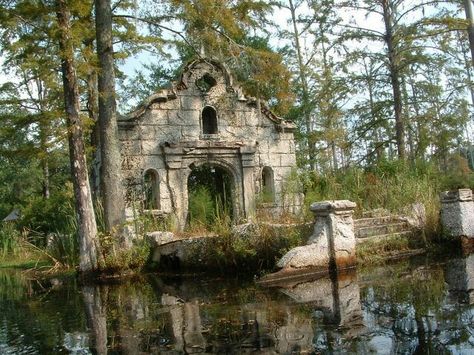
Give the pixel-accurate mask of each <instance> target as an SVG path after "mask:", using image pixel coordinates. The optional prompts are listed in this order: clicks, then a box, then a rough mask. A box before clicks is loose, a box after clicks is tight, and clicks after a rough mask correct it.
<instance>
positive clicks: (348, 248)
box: [308, 200, 356, 269]
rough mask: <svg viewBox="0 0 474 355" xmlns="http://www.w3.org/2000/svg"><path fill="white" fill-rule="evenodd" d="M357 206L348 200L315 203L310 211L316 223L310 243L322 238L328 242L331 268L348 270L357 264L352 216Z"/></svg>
mask: <svg viewBox="0 0 474 355" xmlns="http://www.w3.org/2000/svg"><path fill="white" fill-rule="evenodd" d="M355 207H356V204H355V203H354V202H351V201H348V200H340V201H323V202H315V203H313V204H312V205H311V207H310V209H311V211H312V212H313V213H314V215H315V218H316V223H315V225H314V232H313V235H312V236H311V237H310V238H309V240H308V243H313V242H315V241H316V240H317V239H318V238H322V235H323V234H324V233H325V234H326V236H327V240H328V247H329V260H330V264H332V265H330V266H334V267H336V268H337V269H346V268H349V267H353V266H355V264H356V254H355V252H356V239H355V235H354V221H353V219H352V214H353V213H354V209H355Z"/></svg>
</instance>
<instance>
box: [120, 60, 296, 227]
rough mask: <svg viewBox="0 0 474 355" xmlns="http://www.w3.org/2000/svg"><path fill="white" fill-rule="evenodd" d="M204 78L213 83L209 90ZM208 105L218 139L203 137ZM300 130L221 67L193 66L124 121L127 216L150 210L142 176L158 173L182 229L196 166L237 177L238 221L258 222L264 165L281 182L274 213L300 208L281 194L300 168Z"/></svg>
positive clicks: (165, 206)
mask: <svg viewBox="0 0 474 355" xmlns="http://www.w3.org/2000/svg"><path fill="white" fill-rule="evenodd" d="M209 78H211V79H212V80H211V79H209ZM203 80H204V81H205V80H208V82H209V83H210V84H209V83H208V84H209V85H207V87H204V88H203V87H202V85H203V84H202V83H203ZM209 86H210V88H209ZM205 107H212V108H213V109H214V110H215V112H216V113H217V132H216V133H213V134H205V133H203V118H202V112H203V109H204V108H205ZM294 128H295V126H294V125H293V124H292V123H289V122H287V121H284V120H282V119H281V118H279V117H277V116H275V115H274V114H273V113H272V112H271V111H269V110H268V109H267V108H266V107H265V106H263V105H262V104H261V103H260V102H259V101H258V100H256V99H253V98H247V97H245V96H244V95H243V93H242V91H241V89H240V88H239V87H238V86H237V85H234V83H233V81H232V77H231V76H230V74H229V73H228V71H227V70H226V69H225V67H223V66H222V65H220V64H219V63H216V62H212V61H206V60H199V61H195V62H192V63H191V64H189V65H188V66H187V67H186V68H185V69H184V71H183V74H182V76H181V79H180V80H179V82H177V83H174V84H173V86H172V88H170V89H168V90H163V91H161V92H159V93H157V94H154V95H152V96H151V97H150V98H149V99H148V100H147V101H146V102H145V103H144V104H142V105H141V106H140V107H139V108H138V109H137V110H136V111H134V112H133V113H131V114H130V115H129V116H128V117H126V118H123V119H121V120H120V121H119V137H120V141H121V144H122V155H123V164H122V168H123V174H124V179H125V184H126V186H127V207H128V215H129V216H131V215H132V214H133V213H132V210H133V209H135V211H136V210H141V209H143V206H142V204H141V202H142V199H143V193H142V183H143V176H144V173H145V172H146V171H147V170H153V171H154V172H156V174H157V177H158V190H159V200H160V210H161V211H162V212H164V213H173V214H176V216H177V218H178V222H179V224H180V225H183V224H184V222H185V221H186V217H187V203H188V196H187V194H188V191H187V179H188V176H189V174H190V172H191V166H199V165H201V164H204V163H211V164H214V165H217V166H219V167H222V168H224V169H225V170H226V171H227V172H228V173H230V175H231V176H232V178H233V180H234V181H233V186H234V197H235V198H234V200H235V201H234V211H237V213H238V215H239V217H242V218H251V217H252V216H253V214H254V213H255V208H256V202H257V196H258V194H259V193H260V192H261V190H262V181H261V177H262V170H263V168H264V167H270V168H271V169H272V172H273V181H274V196H275V200H274V202H272V203H270V205H269V206H268V207H270V208H276V209H277V210H278V211H281V210H282V208H283V207H284V206H286V207H287V208H288V209H291V210H295V209H298V208H299V206H300V204H301V199H300V197H299V196H297V198H296V199H289V198H286V199H285V201H284V196H283V193H282V192H283V190H284V181H285V179H286V178H287V177H288V176H289V174H290V173H291V170H292V169H293V168H294V167H295V166H296V157H295V143H294V139H293V131H294Z"/></svg>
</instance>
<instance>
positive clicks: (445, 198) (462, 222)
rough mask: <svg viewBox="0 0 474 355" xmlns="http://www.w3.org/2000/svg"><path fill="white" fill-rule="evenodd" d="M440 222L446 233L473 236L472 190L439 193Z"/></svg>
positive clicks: (473, 211)
mask: <svg viewBox="0 0 474 355" xmlns="http://www.w3.org/2000/svg"><path fill="white" fill-rule="evenodd" d="M441 224H442V226H443V230H444V232H445V233H446V235H448V236H451V237H466V238H469V239H473V238H474V201H473V200H472V191H471V190H469V189H460V190H455V191H445V192H443V193H442V194H441Z"/></svg>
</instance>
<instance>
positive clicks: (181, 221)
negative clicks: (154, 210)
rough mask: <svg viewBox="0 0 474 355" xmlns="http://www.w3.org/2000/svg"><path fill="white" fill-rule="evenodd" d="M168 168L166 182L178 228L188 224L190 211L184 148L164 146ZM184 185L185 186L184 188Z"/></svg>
mask: <svg viewBox="0 0 474 355" xmlns="http://www.w3.org/2000/svg"><path fill="white" fill-rule="evenodd" d="M163 151H164V153H165V163H166V168H167V176H166V183H167V187H168V189H169V192H170V198H171V205H172V207H173V212H174V214H175V216H176V224H177V227H178V230H183V229H184V227H185V225H186V219H187V216H188V214H187V211H188V189H187V186H188V182H187V181H186V178H187V174H186V169H187V167H185V168H183V166H182V165H183V154H184V153H183V149H182V148H181V147H176V148H170V147H163ZM183 186H184V188H183Z"/></svg>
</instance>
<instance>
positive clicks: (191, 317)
mask: <svg viewBox="0 0 474 355" xmlns="http://www.w3.org/2000/svg"><path fill="white" fill-rule="evenodd" d="M161 303H162V304H163V305H168V306H171V307H170V314H171V327H172V329H173V335H174V338H175V344H174V348H175V350H176V351H178V352H186V353H187V354H189V353H193V352H201V351H202V350H203V349H204V350H205V349H206V340H205V339H204V336H203V335H202V324H201V315H200V313H199V303H198V302H197V301H195V302H186V303H184V304H183V303H182V301H181V300H180V299H178V298H176V297H174V296H170V295H166V294H164V295H162V297H161Z"/></svg>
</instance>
